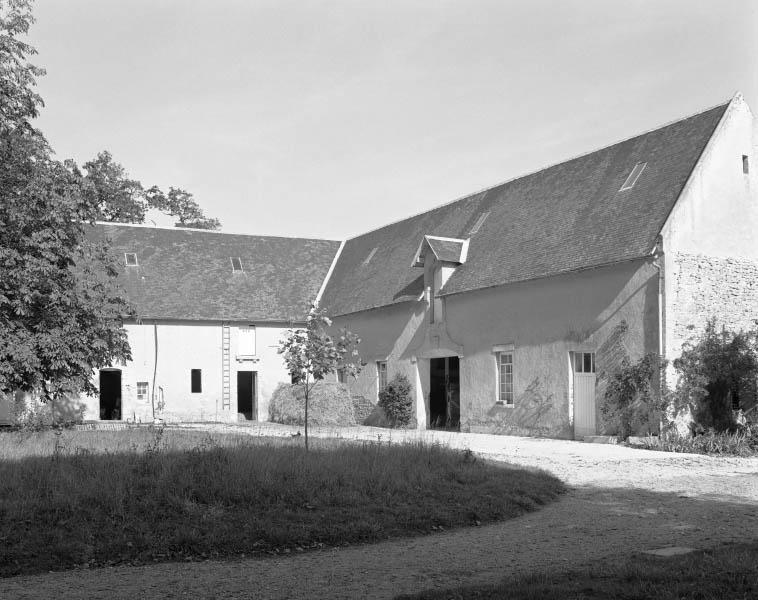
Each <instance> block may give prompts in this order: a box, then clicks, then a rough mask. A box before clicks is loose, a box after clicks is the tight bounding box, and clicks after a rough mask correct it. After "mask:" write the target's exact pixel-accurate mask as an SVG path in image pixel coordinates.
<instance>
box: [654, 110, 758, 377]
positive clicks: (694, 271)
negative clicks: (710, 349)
mask: <svg viewBox="0 0 758 600" xmlns="http://www.w3.org/2000/svg"><path fill="white" fill-rule="evenodd" d="M757 132H758V129H757V128H756V122H755V119H754V117H753V115H752V113H751V111H750V108H749V107H748V105H747V104H746V103H745V101H744V99H743V98H742V97H740V96H736V97H735V98H734V99H733V101H732V103H731V104H730V106H729V108H728V109H727V112H726V113H725V115H724V117H723V118H722V122H721V123H720V125H719V127H718V128H717V130H716V132H715V133H714V136H713V137H712V139H711V141H710V142H709V144H708V146H707V147H706V150H705V152H704V153H703V156H702V157H701V160H700V162H699V163H698V165H697V166H696V168H695V169H694V171H693V173H692V175H691V177H690V180H689V182H688V184H687V185H686V187H685V189H684V191H683V193H682V195H681V197H680V198H679V201H678V202H677V205H676V206H675V208H674V210H673V211H672V213H671V215H670V216H669V218H668V220H667V222H666V224H665V225H664V227H663V230H662V242H663V251H664V253H665V257H664V264H665V301H664V305H665V314H664V323H665V336H664V338H665V355H666V358H667V359H669V360H671V359H674V358H676V357H677V356H679V355H680V354H681V347H682V343H683V342H685V341H686V340H687V338H689V337H690V336H691V335H692V334H693V333H694V332H696V331H700V330H702V328H703V326H704V324H705V321H706V319H707V318H709V317H712V316H716V317H717V318H718V319H719V320H720V321H721V322H722V323H724V324H725V325H727V326H728V327H730V328H734V329H739V328H743V327H749V326H750V325H751V324H752V321H753V319H758V288H756V284H755V273H756V272H757V271H758V154H757V153H756V143H757V142H758V133H757ZM743 155H746V156H748V157H749V161H750V173H749V174H747V175H746V174H744V173H743V169H742V156H743ZM693 327H694V329H692V328H693ZM669 375H671V376H673V368H672V369H671V370H670V371H669ZM672 383H673V382H672Z"/></svg>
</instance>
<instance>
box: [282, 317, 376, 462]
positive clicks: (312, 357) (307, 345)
mask: <svg viewBox="0 0 758 600" xmlns="http://www.w3.org/2000/svg"><path fill="white" fill-rule="evenodd" d="M331 325H332V321H331V319H329V317H327V315H326V311H325V310H324V309H322V308H318V307H317V306H315V305H311V308H310V311H309V312H308V317H307V318H306V324H305V329H302V328H300V329H290V330H288V331H287V332H286V333H285V335H284V338H283V339H282V340H281V342H280V344H279V349H278V353H279V354H281V355H282V356H283V358H284V362H285V364H286V365H287V371H288V372H289V373H290V375H291V376H292V381H293V384H295V385H297V386H299V387H300V388H301V389H302V392H303V397H304V399H305V447H306V448H307V447H308V401H309V397H310V395H311V392H312V391H313V386H314V385H315V383H316V382H317V381H320V380H322V379H324V378H325V377H326V376H327V375H329V374H330V373H334V372H336V371H337V370H338V369H341V370H343V371H344V373H345V374H346V375H350V376H352V377H355V376H356V375H357V374H358V373H359V372H360V370H361V368H362V366H363V365H362V363H361V360H360V356H359V354H358V344H360V342H361V340H360V338H359V337H358V336H357V335H356V334H354V333H352V332H350V331H348V330H347V329H344V328H343V329H340V331H339V335H338V337H337V338H336V339H335V338H333V337H332V336H331V335H329V333H328V331H327V328H328V327H331Z"/></svg>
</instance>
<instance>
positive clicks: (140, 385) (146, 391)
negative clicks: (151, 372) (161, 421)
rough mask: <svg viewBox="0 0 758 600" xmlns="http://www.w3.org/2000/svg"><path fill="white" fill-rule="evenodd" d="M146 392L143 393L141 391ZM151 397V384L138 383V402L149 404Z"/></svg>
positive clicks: (145, 382)
mask: <svg viewBox="0 0 758 600" xmlns="http://www.w3.org/2000/svg"><path fill="white" fill-rule="evenodd" d="M141 389H142V390H144V391H143V392H141V391H140V390H141ZM149 396H150V384H149V382H147V381H138V382H137V402H147V400H148V397H149Z"/></svg>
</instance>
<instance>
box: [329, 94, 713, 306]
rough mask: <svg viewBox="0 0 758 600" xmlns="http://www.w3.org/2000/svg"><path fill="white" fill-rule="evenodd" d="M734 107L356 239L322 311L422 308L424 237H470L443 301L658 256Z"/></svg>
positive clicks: (339, 263)
mask: <svg viewBox="0 0 758 600" xmlns="http://www.w3.org/2000/svg"><path fill="white" fill-rule="evenodd" d="M727 106H728V104H724V105H721V106H718V107H715V108H712V109H709V110H707V111H705V112H702V113H700V114H697V115H694V116H691V117H688V118H685V119H682V120H680V121H677V122H676V123H672V124H669V125H666V126H664V127H661V128H659V129H656V130H654V131H650V132H648V133H644V134H642V135H639V136H637V137H634V138H630V139H628V140H624V141H622V142H619V143H617V144H614V145H612V146H608V147H606V148H602V149H600V150H597V151H595V152H592V153H589V154H586V155H584V156H580V157H577V158H573V159H571V160H568V161H566V162H563V163H561V164H558V165H554V166H551V167H548V168H546V169H543V170H541V171H539V172H536V173H532V174H529V175H526V176H523V177H520V178H517V179H514V180H511V181H508V182H506V183H503V184H500V185H497V186H495V187H492V188H490V189H488V190H485V191H483V192H479V193H476V194H473V195H471V196H468V197H465V198H463V199H460V200H457V201H455V202H453V203H451V204H447V205H445V206H441V207H439V208H435V209H433V210H430V211H428V212H425V213H423V214H420V215H416V216H413V217H410V218H408V219H404V220H402V221H400V222H397V223H393V224H391V225H387V226H385V227H382V228H380V229H377V230H375V231H371V232H369V233H366V234H364V235H360V236H358V237H355V238H353V239H350V240H348V241H347V242H346V243H345V246H344V248H343V250H342V253H341V255H340V258H339V260H338V261H337V264H336V265H335V268H334V271H333V273H332V276H331V277H330V279H329V282H328V284H327V286H326V288H325V290H324V294H323V296H322V299H321V305H322V306H324V307H326V308H327V309H328V310H329V311H330V312H331V314H333V315H340V314H347V313H351V312H357V311H361V310H367V309H371V308H377V307H381V306H386V305H390V304H394V303H397V302H402V301H406V300H411V299H416V298H418V296H419V294H420V293H421V292H422V291H423V275H422V274H421V273H420V272H419V269H414V268H413V267H411V262H412V260H413V258H414V253H415V251H416V250H417V249H418V247H419V243H420V241H421V240H422V239H423V236H424V235H437V236H441V237H450V238H459V239H465V238H469V237H470V244H469V249H468V258H467V260H466V263H465V264H464V265H461V266H460V267H458V268H457V269H456V270H455V272H454V273H453V274H452V275H451V277H450V279H449V280H448V282H447V283H446V285H445V287H444V288H443V290H442V293H443V294H454V293H460V292H467V291H472V290H477V289H481V288H486V287H492V286H498V285H504V284H509V283H515V282H519V281H527V280H531V279H537V278H541V277H548V276H552V275H557V274H559V273H565V272H570V271H575V270H579V269H584V268H590V267H595V266H601V265H606V264H611V263H615V262H620V261H624V260H630V259H633V258H639V257H642V256H646V255H649V253H650V251H651V250H652V248H653V247H654V245H655V240H656V238H657V236H658V234H659V232H660V230H661V228H662V227H663V225H664V223H665V220H666V218H667V217H668V215H669V213H670V211H671V209H672V208H673V206H674V203H675V202H676V200H677V198H678V197H679V195H680V193H681V191H682V188H683V187H684V184H685V183H686V181H687V179H688V177H689V175H690V173H691V171H692V169H693V168H694V166H695V165H696V163H697V161H698V159H699V158H700V155H701V154H702V152H703V149H704V148H705V145H706V143H707V142H708V140H709V139H710V137H711V135H712V134H713V132H714V130H715V128H716V126H717V125H718V123H719V121H720V119H721V117H722V115H723V114H724V111H725V110H726V108H727ZM639 162H645V163H647V166H646V168H645V169H644V171H643V173H642V175H641V176H640V178H639V179H638V181H637V182H636V184H635V185H634V187H633V188H632V189H629V190H625V191H623V192H621V191H619V190H620V188H621V186H622V185H623V184H624V181H625V180H626V179H627V177H628V176H629V174H630V172H631V171H632V169H633V168H634V166H635V165H636V164H637V163H639ZM411 201H412V199H410V198H409V199H408V202H409V203H410V202H411ZM486 212H489V216H487V218H486V219H485V220H484V222H483V223H482V224H481V228H480V229H479V230H478V231H477V232H476V233H473V234H471V230H472V228H474V226H475V224H476V223H477V221H478V220H479V217H480V215H482V214H484V213H486ZM373 248H377V251H376V254H375V256H373V257H372V260H371V261H370V262H369V263H368V264H364V260H365V258H366V257H367V255H368V254H369V253H370V252H371V250H372V249H373Z"/></svg>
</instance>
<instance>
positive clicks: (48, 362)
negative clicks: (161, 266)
mask: <svg viewBox="0 0 758 600" xmlns="http://www.w3.org/2000/svg"><path fill="white" fill-rule="evenodd" d="M32 22H33V18H32V15H31V3H30V1H29V0H0V73H1V74H2V79H0V392H2V393H9V392H13V391H15V390H22V391H27V392H35V393H38V394H40V396H41V398H42V399H43V400H50V399H56V398H59V397H61V396H63V395H64V394H67V393H71V392H79V391H85V392H90V393H91V392H94V391H95V387H94V385H93V383H92V381H91V376H92V370H93V369H97V368H100V367H103V366H107V365H109V364H112V363H113V362H115V361H120V360H126V359H128V358H130V353H129V345H128V342H127V338H126V331H125V330H124V328H123V321H124V319H126V318H129V317H130V316H131V315H132V311H131V309H130V308H129V306H128V304H127V302H126V301H125V300H124V298H123V297H122V296H121V295H120V294H119V292H118V290H117V288H116V287H115V281H114V278H115V277H116V269H115V266H114V264H113V263H112V262H111V259H110V257H109V256H108V251H107V246H105V245H104V244H103V243H95V242H92V241H90V240H88V239H87V237H86V230H87V228H88V227H89V226H90V225H89V224H91V223H92V222H93V221H94V220H95V218H96V217H97V215H98V206H97V205H96V204H95V202H94V201H93V198H94V197H95V195H94V193H93V190H92V188H91V187H90V184H89V183H88V182H87V181H86V180H85V179H84V178H83V177H82V176H81V174H80V173H79V172H78V169H76V166H75V165H74V164H73V163H72V162H70V161H69V162H65V163H61V162H59V161H57V160H54V158H53V155H52V151H51V149H50V147H49V146H48V144H47V141H46V140H45V138H44V136H43V135H42V133H41V132H39V131H38V130H37V129H35V128H34V127H33V126H32V124H31V120H32V119H33V118H35V117H36V116H37V115H38V112H39V108H40V107H41V106H42V99H41V98H40V96H39V95H38V94H37V93H36V92H35V91H34V86H35V84H36V77H38V76H40V75H42V74H43V71H42V70H41V69H39V68H37V67H35V66H33V65H31V64H30V63H29V62H28V57H29V56H30V55H33V54H34V53H35V50H34V48H32V47H31V46H29V45H28V44H25V43H23V42H21V41H20V40H19V39H18V37H19V36H22V35H25V34H26V33H27V32H28V29H29V26H30V25H31V23H32Z"/></svg>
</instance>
